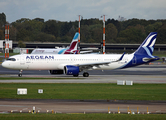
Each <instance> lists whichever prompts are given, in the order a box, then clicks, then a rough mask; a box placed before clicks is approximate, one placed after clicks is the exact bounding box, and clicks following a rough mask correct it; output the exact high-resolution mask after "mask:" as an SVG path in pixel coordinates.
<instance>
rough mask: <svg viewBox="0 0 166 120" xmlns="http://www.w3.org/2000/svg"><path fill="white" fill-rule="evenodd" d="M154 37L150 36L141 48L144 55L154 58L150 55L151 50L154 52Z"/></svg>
mask: <svg viewBox="0 0 166 120" xmlns="http://www.w3.org/2000/svg"><path fill="white" fill-rule="evenodd" d="M155 36H156V34H154V35H152V36H150V37H149V38H148V39H147V41H146V42H145V44H144V45H143V46H142V47H143V48H144V49H145V51H146V53H147V54H148V55H149V56H151V57H154V56H152V53H153V50H154V44H155V42H156V37H155Z"/></svg>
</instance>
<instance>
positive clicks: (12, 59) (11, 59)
mask: <svg viewBox="0 0 166 120" xmlns="http://www.w3.org/2000/svg"><path fill="white" fill-rule="evenodd" d="M7 61H16V59H15V58H8V59H7Z"/></svg>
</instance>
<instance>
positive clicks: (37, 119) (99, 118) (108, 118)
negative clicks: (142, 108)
mask: <svg viewBox="0 0 166 120" xmlns="http://www.w3.org/2000/svg"><path fill="white" fill-rule="evenodd" d="M0 119H1V120H53V119H54V120H112V119H113V120H165V119H166V115H165V114H153V115H146V114H144V115H138V114H135V115H128V114H0Z"/></svg>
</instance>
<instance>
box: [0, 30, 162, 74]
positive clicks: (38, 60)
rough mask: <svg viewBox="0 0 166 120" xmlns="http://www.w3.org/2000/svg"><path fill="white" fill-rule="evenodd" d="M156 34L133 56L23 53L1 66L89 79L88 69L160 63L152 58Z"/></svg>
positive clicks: (145, 41)
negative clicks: (80, 76)
mask: <svg viewBox="0 0 166 120" xmlns="http://www.w3.org/2000/svg"><path fill="white" fill-rule="evenodd" d="M156 37H157V33H156V32H152V33H150V34H149V35H148V36H147V38H146V39H145V40H144V42H143V43H142V44H141V45H140V46H139V48H138V49H137V50H136V51H135V52H134V53H132V54H122V55H121V54H67V55H65V54H21V55H14V56H11V57H10V58H8V59H7V60H6V61H4V62H3V63H2V66H3V67H5V68H9V69H16V70H20V73H19V74H18V76H20V77H21V76H22V70H49V71H50V73H51V74H66V75H73V76H78V75H79V72H81V71H84V73H83V76H84V77H88V76H89V73H88V72H87V70H99V69H100V70H105V69H123V68H128V67H134V66H137V65H141V64H145V63H148V62H152V61H155V60H158V59H159V58H158V57H156V56H153V55H152V53H153V50H154V45H155V41H156Z"/></svg>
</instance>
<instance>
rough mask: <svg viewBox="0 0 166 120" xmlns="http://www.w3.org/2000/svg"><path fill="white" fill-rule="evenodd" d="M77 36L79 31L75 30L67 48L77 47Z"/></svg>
mask: <svg viewBox="0 0 166 120" xmlns="http://www.w3.org/2000/svg"><path fill="white" fill-rule="evenodd" d="M78 37H79V33H78V32H76V33H75V35H74V38H73V40H72V42H71V43H70V47H69V49H77V43H78Z"/></svg>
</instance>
